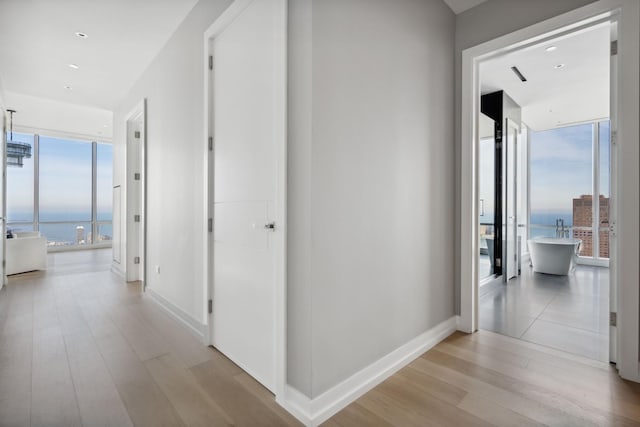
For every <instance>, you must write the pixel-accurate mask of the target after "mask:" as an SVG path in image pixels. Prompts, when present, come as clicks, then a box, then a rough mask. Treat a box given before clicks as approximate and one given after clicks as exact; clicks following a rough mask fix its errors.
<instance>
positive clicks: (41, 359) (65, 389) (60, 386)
mask: <svg viewBox="0 0 640 427" xmlns="http://www.w3.org/2000/svg"><path fill="white" fill-rule="evenodd" d="M49 321H50V323H49V325H47V326H41V327H38V328H34V331H33V363H32V381H31V390H32V393H31V402H32V404H31V425H32V426H43V427H54V426H61V427H62V426H80V425H81V421H80V412H79V410H78V403H77V401H76V394H75V390H74V387H73V380H72V378H71V372H70V371H69V363H68V360H67V351H66V348H65V344H64V339H63V337H62V331H61V330H60V326H59V325H58V323H57V319H56V318H51V319H49Z"/></svg>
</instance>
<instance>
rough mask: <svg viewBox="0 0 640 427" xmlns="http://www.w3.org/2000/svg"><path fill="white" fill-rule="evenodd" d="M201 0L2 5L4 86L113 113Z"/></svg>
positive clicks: (38, 0) (4, 1)
mask: <svg viewBox="0 0 640 427" xmlns="http://www.w3.org/2000/svg"><path fill="white" fill-rule="evenodd" d="M196 1H197V0H108V1H105V0H55V1H52V0H0V16H2V18H3V19H2V25H0V58H2V60H1V61H0V76H1V77H2V81H3V86H4V89H5V91H7V92H14V93H18V94H25V95H31V96H37V97H41V98H48V99H52V100H57V101H62V102H66V103H72V104H80V105H87V106H92V107H98V108H103V109H107V110H113V109H114V107H115V106H116V105H117V103H118V102H119V101H121V99H122V98H123V97H124V95H125V94H126V93H127V92H128V90H129V89H130V88H131V86H132V85H133V84H134V83H135V81H136V80H137V78H138V77H139V76H140V75H141V74H142V72H143V71H144V70H145V68H146V67H147V66H148V65H149V63H150V62H151V60H152V59H153V58H154V57H155V56H156V55H157V53H158V52H159V51H160V49H161V48H162V47H163V46H164V44H165V43H166V42H167V40H168V39H169V38H170V36H171V34H173V32H174V31H175V30H176V28H177V27H178V25H179V24H180V22H182V20H183V19H184V18H185V17H186V15H187V13H188V12H189V11H190V10H191V9H192V8H193V6H194V5H195V3H196ZM76 32H83V33H86V34H87V35H88V36H89V37H88V38H85V39H81V38H79V37H77V36H76V35H75V33H76ZM71 63H73V64H77V65H78V66H79V67H80V68H79V69H77V70H74V69H71V68H70V67H69V64H71ZM65 86H71V87H72V88H73V89H72V90H68V89H65ZM9 107H10V106H9ZM16 118H17V117H16Z"/></svg>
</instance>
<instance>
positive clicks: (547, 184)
mask: <svg viewBox="0 0 640 427" xmlns="http://www.w3.org/2000/svg"><path fill="white" fill-rule="evenodd" d="M592 129H593V127H592V125H591V124H584V125H578V126H570V127H563V128H558V129H551V130H546V131H542V132H531V140H530V153H531V157H530V165H531V172H530V173H531V178H530V179H531V183H530V186H531V187H530V188H531V211H532V212H571V211H572V210H573V205H572V203H573V199H574V198H578V197H580V196H581V195H583V194H592V193H593V182H592V181H593V178H592V162H593V148H592V147H593V145H592V143H593V131H592ZM608 134H609V132H608V123H607V125H606V128H605V129H601V141H600V144H601V159H600V164H601V169H604V170H601V174H600V175H601V182H600V186H601V188H603V189H606V191H601V192H602V194H604V195H608V194H609V192H608V188H609V173H608V172H609V169H608V163H609V150H608V141H609V138H608Z"/></svg>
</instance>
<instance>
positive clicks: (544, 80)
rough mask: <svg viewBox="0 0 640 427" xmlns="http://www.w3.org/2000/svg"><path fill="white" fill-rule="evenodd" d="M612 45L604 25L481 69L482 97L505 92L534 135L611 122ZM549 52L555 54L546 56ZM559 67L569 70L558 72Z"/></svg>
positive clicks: (505, 57)
mask: <svg viewBox="0 0 640 427" xmlns="http://www.w3.org/2000/svg"><path fill="white" fill-rule="evenodd" d="M609 40H610V27H609V25H607V24H604V25H600V26H598V27H596V28H592V29H588V30H586V31H582V32H580V33H577V34H572V35H570V36H566V37H564V38H562V39H557V40H554V41H552V42H547V43H543V44H541V45H536V46H533V47H530V48H527V49H523V50H519V51H515V52H513V53H510V54H507V55H504V56H501V57H498V58H495V59H492V60H490V61H487V62H484V63H481V66H480V80H481V86H482V88H481V90H482V93H483V94H485V93H490V92H494V91H496V90H504V91H505V92H506V93H507V94H508V95H509V96H510V97H511V98H513V100H514V101H516V102H517V103H518V104H519V105H520V106H521V107H522V120H523V122H525V123H526V124H527V125H528V126H529V127H530V128H532V129H533V130H545V129H551V128H554V127H558V126H566V125H569V124H573V123H579V122H586V121H592V120H597V119H603V118H608V117H609V62H610V61H609V58H610V56H609V51H610V48H609V46H610V43H609ZM549 46H556V48H557V49H555V50H554V51H551V52H547V51H546V48H547V47H549ZM558 64H565V65H564V67H562V68H554V66H555V65H558ZM512 66H516V67H518V69H519V70H520V71H521V72H522V74H523V75H524V76H525V77H526V78H527V81H526V82H524V83H523V82H521V81H520V80H519V79H518V78H517V77H516V75H515V74H514V72H513V71H512V70H511V67H512Z"/></svg>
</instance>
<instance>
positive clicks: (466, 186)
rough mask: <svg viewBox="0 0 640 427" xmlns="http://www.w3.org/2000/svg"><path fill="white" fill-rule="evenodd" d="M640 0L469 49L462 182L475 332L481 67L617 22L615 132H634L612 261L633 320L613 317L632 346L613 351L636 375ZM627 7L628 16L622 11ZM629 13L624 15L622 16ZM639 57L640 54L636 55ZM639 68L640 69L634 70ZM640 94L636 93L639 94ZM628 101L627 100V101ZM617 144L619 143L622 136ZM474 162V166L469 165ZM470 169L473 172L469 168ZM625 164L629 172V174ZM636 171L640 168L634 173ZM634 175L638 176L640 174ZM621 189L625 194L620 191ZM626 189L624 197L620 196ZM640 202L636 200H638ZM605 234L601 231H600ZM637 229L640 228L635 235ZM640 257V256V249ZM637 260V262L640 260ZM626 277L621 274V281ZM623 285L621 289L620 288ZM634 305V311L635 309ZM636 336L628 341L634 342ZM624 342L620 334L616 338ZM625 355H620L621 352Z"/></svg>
mask: <svg viewBox="0 0 640 427" xmlns="http://www.w3.org/2000/svg"><path fill="white" fill-rule="evenodd" d="M620 9H622V11H624V10H626V9H628V13H627V12H624V13H622V12H621V11H620ZM637 9H638V5H637V4H635V3H633V2H627V1H620V2H616V1H607V0H602V1H599V2H596V3H594V4H592V5H589V6H585V7H583V8H580V9H577V10H575V11H572V12H569V13H566V14H564V15H561V16H559V17H556V18H554V19H552V20H549V21H545V22H542V23H540V24H536V25H533V26H531V27H528V28H527V29H526V30H522V31H519V32H517V33H512V34H509V35H507V36H503V37H501V38H499V39H496V40H492V41H490V42H487V43H484V44H482V45H479V46H476V47H474V48H470V49H467V50H465V51H464V52H463V60H462V123H463V125H462V144H463V145H462V150H461V153H462V158H461V160H462V177H461V178H462V188H461V196H462V198H461V208H462V222H461V237H462V239H461V249H462V252H461V257H462V258H461V264H462V269H461V286H462V288H461V322H460V329H461V330H463V331H467V332H473V331H475V330H477V328H478V312H479V306H478V293H479V292H478V291H479V289H478V260H477V256H476V254H477V253H478V249H479V247H478V246H479V239H478V228H479V227H478V222H477V218H478V205H479V203H478V193H477V191H476V189H477V182H478V178H477V171H478V167H479V166H478V155H477V152H478V148H477V142H475V141H478V139H477V135H478V131H477V125H476V123H477V113H478V111H479V104H480V102H479V101H480V100H479V96H480V93H479V68H480V65H481V63H482V62H484V61H486V60H488V59H490V58H493V57H497V56H500V55H504V54H506V53H508V52H511V51H514V50H517V49H525V48H527V47H531V46H534V45H537V44H540V43H541V42H544V41H545V40H552V39H556V38H559V37H562V36H566V35H568V34H571V33H574V32H576V31H579V30H582V29H585V28H590V27H592V26H594V25H597V24H601V23H603V22H609V23H611V24H613V28H614V33H617V36H618V38H617V40H618V49H617V55H615V56H612V60H611V70H612V78H611V87H612V89H613V90H612V92H611V95H612V99H611V135H612V138H613V139H614V141H615V140H616V138H619V135H620V134H621V133H624V130H625V129H626V133H624V134H625V135H627V138H631V139H630V140H627V141H629V142H628V143H627V144H620V143H619V142H621V141H620V139H618V140H617V142H618V143H619V144H618V147H617V150H618V154H617V156H616V155H613V154H612V156H614V157H615V158H616V159H620V161H619V164H618V168H617V170H614V171H613V173H612V182H613V181H617V188H616V184H614V185H612V193H613V195H612V206H613V209H612V210H611V211H610V221H611V222H612V223H613V224H615V226H614V228H613V229H611V233H610V234H611V237H612V239H611V245H612V247H613V249H612V253H613V254H614V255H615V254H617V256H612V260H611V269H612V274H611V282H612V283H611V292H610V300H611V305H612V307H611V311H612V312H613V313H614V314H617V315H618V319H619V318H620V316H622V317H624V318H627V319H628V321H629V323H626V324H623V323H620V322H618V323H617V327H616V326H615V325H616V322H612V331H613V332H612V334H611V335H612V336H614V337H616V335H617V334H619V335H620V336H624V337H625V338H624V341H625V344H621V341H622V340H621V339H618V340H617V350H618V351H617V352H616V351H613V352H610V354H613V355H614V357H616V360H617V367H618V369H619V372H620V375H621V376H623V377H624V378H630V379H635V380H636V381H637V380H638V364H637V358H638V325H637V324H638V321H637V318H638V306H637V305H638V304H637V300H638V290H637V289H636V288H637V287H633V286H629V285H627V284H626V281H625V280H621V279H622V277H623V276H626V277H628V279H629V280H631V281H632V282H633V283H636V282H637V278H638V271H637V266H636V267H635V268H634V267H632V266H631V263H632V256H631V254H637V253H638V242H637V239H633V238H620V236H619V235H618V234H617V233H616V231H617V230H616V228H619V227H620V226H621V225H622V223H623V222H624V224H625V227H630V228H629V230H633V233H637V228H638V225H637V221H635V223H634V222H633V221H631V211H630V210H629V211H627V212H626V213H625V209H624V208H623V206H624V205H626V203H625V202H624V199H626V198H627V197H628V198H630V199H631V200H637V199H638V196H637V188H636V189H633V188H632V187H633V186H637V183H636V181H637V175H638V174H637V169H638V165H637V157H638V156H637V151H638V149H637V144H636V143H633V141H635V140H636V139H637V134H638V131H637V126H635V125H632V124H631V123H633V122H634V121H635V122H636V123H637V119H634V117H636V115H637V114H638V109H639V108H638V100H637V98H638V97H637V94H638V82H637V78H636V77H637V72H638V66H637V56H638V53H637V49H636V51H634V50H633V49H634V46H636V45H634V44H633V42H632V41H633V40H637V38H638V23H637V21H638V17H637V14H638V10H637ZM618 13H620V15H618ZM623 15H624V16H625V17H626V18H624V19H622V20H620V19H619V18H620V16H623ZM625 37H627V39H626V40H627V43H628V44H627V45H626V48H622V46H625V45H624V42H623V41H621V40H624V38H625ZM623 58H626V62H625V64H626V66H625V67H620V68H618V67H617V62H619V61H622V59H623ZM633 58H636V60H634V59H633ZM634 73H635V74H634ZM618 81H620V82H621V83H622V82H624V85H625V87H626V89H625V90H621V91H620V96H618V92H617V91H616V90H617V83H618ZM626 90H628V91H630V92H632V94H631V95H626V94H625V91H626ZM634 97H635V98H634ZM621 98H624V99H627V102H626V103H625V102H624V101H623V99H621ZM621 104H625V105H626V107H627V108H628V110H627V111H623V110H622V109H621V108H620V105H621ZM614 145H615V142H614ZM623 150H624V151H625V152H627V153H628V155H630V156H634V157H633V159H634V160H633V161H631V160H628V159H627V156H626V155H624V153H623V152H622V151H623ZM467 166H470V167H467ZM627 168H628V169H627ZM467 170H468V171H470V172H469V173H468V172H467ZM623 170H624V172H623ZM634 170H635V171H634ZM627 174H631V175H632V176H633V177H632V178H629V177H630V176H629V175H627ZM621 175H625V180H626V179H627V178H629V179H630V181H631V182H633V183H634V184H627V185H625V184H624V183H623V182H622V181H621V180H617V177H619V176H621ZM616 192H617V193H616ZM616 195H619V197H616ZM633 204H634V206H635V202H633ZM596 232H597V231H596ZM632 235H636V234H632ZM622 248H627V249H628V250H630V251H631V252H630V253H629V254H627V253H624V251H623V250H621V249H622ZM633 256H635V255H633ZM636 264H637V263H636ZM618 279H620V280H618ZM618 283H620V284H621V287H620V288H618V286H617V285H618ZM622 294H625V295H628V296H629V298H631V301H630V302H627V301H626V299H623V298H618V295H622ZM627 310H629V311H627ZM612 319H613V320H615V315H612ZM627 339H629V340H630V342H629V343H628V344H627V342H626V340H627ZM615 341H616V340H613V342H615ZM616 353H617V354H616Z"/></svg>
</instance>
